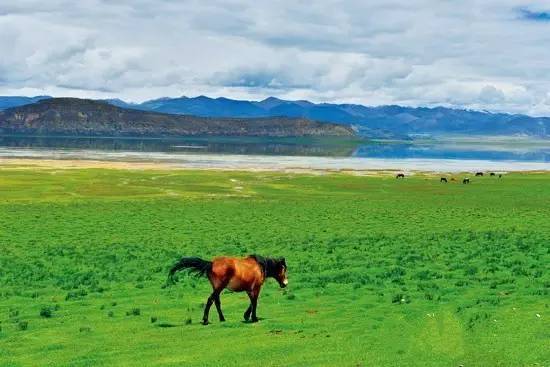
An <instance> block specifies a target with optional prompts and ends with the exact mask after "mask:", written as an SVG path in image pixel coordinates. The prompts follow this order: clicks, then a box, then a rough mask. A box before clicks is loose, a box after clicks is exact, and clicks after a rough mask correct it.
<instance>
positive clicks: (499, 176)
mask: <svg viewBox="0 0 550 367" xmlns="http://www.w3.org/2000/svg"><path fill="white" fill-rule="evenodd" d="M483 175H484V173H483V172H476V174H475V176H476V177H480V176H483ZM489 176H496V177H498V178H502V174H501V173H499V174H498V175H497V174H496V173H495V172H489ZM395 178H397V179H404V178H405V174H404V173H398V174H397V175H396V176H395ZM450 180H451V181H456V179H455V178H454V177H452V178H451V179H450ZM439 182H442V183H448V182H449V180H448V179H447V177H441V178H440V179H439ZM462 183H463V184H469V183H470V178H469V177H464V178H463V179H462Z"/></svg>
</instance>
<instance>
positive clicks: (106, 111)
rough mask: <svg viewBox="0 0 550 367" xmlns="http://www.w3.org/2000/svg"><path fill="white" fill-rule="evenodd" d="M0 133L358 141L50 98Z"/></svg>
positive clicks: (337, 129) (4, 124)
mask: <svg viewBox="0 0 550 367" xmlns="http://www.w3.org/2000/svg"><path fill="white" fill-rule="evenodd" d="M0 133H2V134H17V135H70V136H133V137H138V136H139V137H159V136H195V135H225V136H273V137H289V136H346V137H353V136H355V131H354V130H353V129H352V128H351V127H349V126H345V125H339V124H333V123H322V122H317V121H312V120H308V119H305V118H295V117H253V118H224V117H200V116H191V115H173V114H166V113H160V112H151V111H143V110H138V109H131V108H122V107H118V106H115V105H112V104H110V103H107V102H105V101H95V100H89V99H78V98H49V99H41V100H39V101H38V102H35V103H31V104H26V105H23V106H18V107H11V108H8V109H5V110H3V111H0Z"/></svg>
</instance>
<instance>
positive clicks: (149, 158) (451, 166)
mask: <svg viewBox="0 0 550 367" xmlns="http://www.w3.org/2000/svg"><path fill="white" fill-rule="evenodd" d="M0 165H2V166H4V167H34V168H56V169H73V168H113V169H137V170H145V169H162V170H171V169H211V170H243V171H284V172H318V173H322V172H348V173H353V174H380V173H393V172H396V171H400V172H405V173H411V174H412V173H415V172H436V173H458V172H474V171H495V172H511V171H550V162H518V161H483V160H453V159H379V158H356V157H347V158H330V157H296V156H260V155H225V154H183V153H179V154H178V153H160V152H159V153H143V152H110V151H96V150H53V149H20V148H17V149H12V148H9V149H8V148H0Z"/></svg>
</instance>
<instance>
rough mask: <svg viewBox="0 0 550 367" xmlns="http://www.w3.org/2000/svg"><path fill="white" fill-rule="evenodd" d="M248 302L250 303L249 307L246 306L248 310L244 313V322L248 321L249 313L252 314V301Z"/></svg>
mask: <svg viewBox="0 0 550 367" xmlns="http://www.w3.org/2000/svg"><path fill="white" fill-rule="evenodd" d="M250 302H251V303H250V305H248V308H247V309H246V311H245V312H244V320H245V321H248V320H250V313H251V312H252V301H250Z"/></svg>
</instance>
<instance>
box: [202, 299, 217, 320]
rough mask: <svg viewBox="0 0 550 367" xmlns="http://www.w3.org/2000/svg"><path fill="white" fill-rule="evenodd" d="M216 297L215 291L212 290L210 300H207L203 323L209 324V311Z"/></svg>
mask: <svg viewBox="0 0 550 367" xmlns="http://www.w3.org/2000/svg"><path fill="white" fill-rule="evenodd" d="M215 299H216V295H215V291H214V292H212V294H211V295H210V297H208V300H207V301H206V306H204V314H203V316H202V324H203V325H208V313H209V312H210V307H212V303H213V302H214V300H215Z"/></svg>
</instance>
